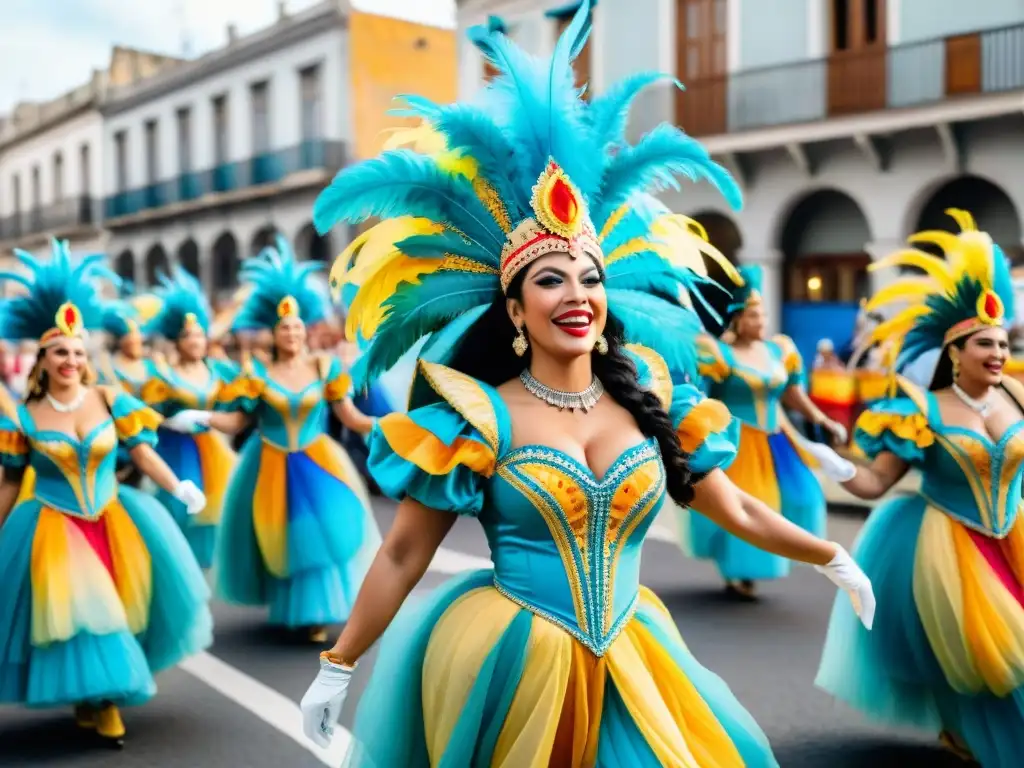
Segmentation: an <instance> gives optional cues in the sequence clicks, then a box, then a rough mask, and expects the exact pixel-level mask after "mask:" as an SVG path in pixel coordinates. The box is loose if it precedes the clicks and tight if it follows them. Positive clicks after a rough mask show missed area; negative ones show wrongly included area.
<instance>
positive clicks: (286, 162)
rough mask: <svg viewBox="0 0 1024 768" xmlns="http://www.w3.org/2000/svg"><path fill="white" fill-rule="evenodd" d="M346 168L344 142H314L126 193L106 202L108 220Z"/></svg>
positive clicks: (316, 140)
mask: <svg viewBox="0 0 1024 768" xmlns="http://www.w3.org/2000/svg"><path fill="white" fill-rule="evenodd" d="M344 164H345V145H344V143H342V142H340V141H328V140H326V139H313V140H308V141H303V142H302V143H300V144H296V145H294V146H291V147H287V148H285V149H280V150H275V151H273V152H266V153H262V154H259V155H256V156H254V157H250V158H248V159H247V160H239V161H236V162H230V163H221V164H219V165H216V166H214V167H213V168H209V169H207V170H205V171H190V172H187V173H182V174H180V175H179V176H177V177H175V178H173V179H168V180H167V181H163V182H160V183H158V184H151V185H148V186H145V187H140V188H138V189H131V190H126V191H124V192H118V193H116V194H113V195H110V196H109V197H107V199H106V216H107V218H108V219H116V218H118V217H120V216H130V215H132V214H135V213H139V212H141V211H146V210H154V209H159V208H162V207H165V206H168V205H172V204H175V203H186V202H190V201H194V200H199V199H200V198H202V197H204V196H206V195H213V194H223V193H228V192H236V191H240V190H245V189H249V188H254V187H260V186H264V185H267V184H275V183H277V182H280V181H282V180H283V179H285V178H286V177H288V176H290V175H291V174H294V173H300V172H302V171H309V170H318V169H320V170H325V171H328V172H331V173H333V172H334V171H337V170H338V169H339V168H341V167H342V166H343V165H344Z"/></svg>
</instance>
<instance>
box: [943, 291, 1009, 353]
mask: <svg viewBox="0 0 1024 768" xmlns="http://www.w3.org/2000/svg"><path fill="white" fill-rule="evenodd" d="M975 310H976V311H977V313H978V314H977V315H976V316H975V317H969V318H967V319H966V320H961V321H960V322H959V323H957V324H956V325H954V326H953V327H951V328H950V329H949V330H948V331H946V335H945V337H944V338H943V340H942V345H943V346H946V345H947V344H951V343H953V342H954V341H956V340H957V339H961V338H963V337H964V336H970V335H971V334H972V333H974V332H976V331H980V330H982V329H983V328H993V327H1000V326H1002V324H1003V320H1004V319H1005V317H1006V307H1004V306H1003V300H1002V299H1000V298H999V295H998V294H997V293H996V292H995V291H982V293H981V295H980V296H979V297H978V302H977V304H976V305H975Z"/></svg>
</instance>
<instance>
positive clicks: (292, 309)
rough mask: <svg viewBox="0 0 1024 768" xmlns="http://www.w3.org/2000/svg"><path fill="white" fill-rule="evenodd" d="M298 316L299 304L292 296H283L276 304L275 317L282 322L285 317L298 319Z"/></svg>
mask: <svg viewBox="0 0 1024 768" xmlns="http://www.w3.org/2000/svg"><path fill="white" fill-rule="evenodd" d="M298 316H299V302H297V301H296V300H295V297H294V296H285V297H284V298H283V299H281V301H279V302H278V303H277V317H278V319H280V320H284V319H285V318H286V317H298Z"/></svg>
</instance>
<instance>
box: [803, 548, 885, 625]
mask: <svg viewBox="0 0 1024 768" xmlns="http://www.w3.org/2000/svg"><path fill="white" fill-rule="evenodd" d="M814 570H816V571H817V572H818V573H823V574H825V576H827V577H828V579H829V581H831V582H832V583H833V584H835V585H836V586H837V587H839V588H840V589H841V590H843V591H844V592H846V594H847V595H849V597H850V602H851V603H852V604H853V610H854V612H855V613H856V614H857V615H858V616H859V617H860V620H861V623H862V624H863V625H864V626H865V627H867V629H869V630H870V629H871V625H872V624H874V622H875V593H874V591H873V590H872V589H871V580H870V579H869V578H868V577H867V574H866V573H864V571H862V570H861V569H860V566H859V565H857V563H855V562H854V561H853V558H852V557H850V553H849V552H847V551H846V550H845V549H843V548H842V547H840V546H839V545H838V544H837V545H836V556H835V557H833V558H832V560H831V562H829V564H828V565H816V566H814Z"/></svg>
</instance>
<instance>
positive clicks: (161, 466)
mask: <svg viewBox="0 0 1024 768" xmlns="http://www.w3.org/2000/svg"><path fill="white" fill-rule="evenodd" d="M130 454H131V457H132V462H134V464H135V466H137V467H138V468H139V470H140V471H141V472H142V474H144V475H145V476H146V477H148V478H149V479H150V480H152V481H153V482H154V483H156V484H157V485H159V486H160V487H161V488H163V489H164V490H165V491H167V492H168V493H174V491H175V489H176V488H177V487H178V476H177V475H175V474H174V471H173V470H172V469H171V468H170V467H169V466H167V463H166V462H165V461H164V460H163V459H161V458H160V456H159V454H158V453H157V452H156V451H155V450H153V447H152V446H151V445H149V444H147V443H139V444H138V445H136V446H135V447H134V448H132V449H131V451H130Z"/></svg>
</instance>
